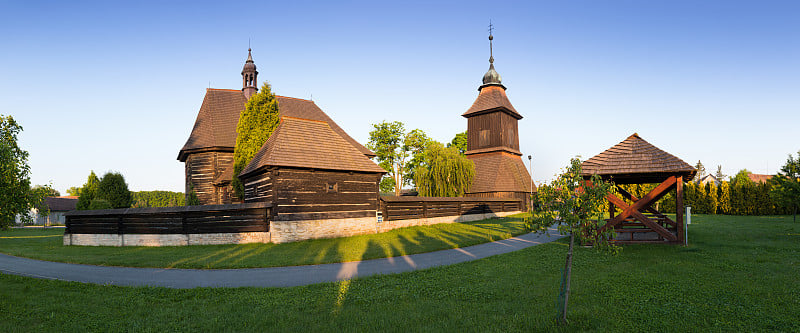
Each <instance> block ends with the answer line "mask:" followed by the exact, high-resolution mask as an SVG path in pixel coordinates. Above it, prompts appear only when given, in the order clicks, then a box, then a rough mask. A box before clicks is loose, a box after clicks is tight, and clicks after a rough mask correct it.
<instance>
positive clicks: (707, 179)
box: [697, 174, 719, 184]
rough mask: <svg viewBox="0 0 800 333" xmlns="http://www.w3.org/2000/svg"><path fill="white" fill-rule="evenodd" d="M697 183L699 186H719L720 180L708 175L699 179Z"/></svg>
mask: <svg viewBox="0 0 800 333" xmlns="http://www.w3.org/2000/svg"><path fill="white" fill-rule="evenodd" d="M697 183H698V184H705V183H714V184H719V179H717V177H716V176H714V175H712V174H707V175H705V176H703V178H700V179H698V180H697Z"/></svg>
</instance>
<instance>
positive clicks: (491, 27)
mask: <svg viewBox="0 0 800 333" xmlns="http://www.w3.org/2000/svg"><path fill="white" fill-rule="evenodd" d="M493 30H494V26H493V25H492V20H489V63H490V64H494V55H493V54H492V40H493V39H494V37H492V31H493Z"/></svg>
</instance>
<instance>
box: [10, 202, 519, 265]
mask: <svg viewBox="0 0 800 333" xmlns="http://www.w3.org/2000/svg"><path fill="white" fill-rule="evenodd" d="M522 216H524V215H523V214H520V215H515V216H511V217H506V218H500V219H489V220H483V221H475V222H467V223H449V224H437V225H432V226H421V227H408V228H401V229H396V230H392V231H389V232H385V233H381V234H373V235H362V236H354V237H343V238H335V239H317V240H308V241H302V242H295V243H286V244H241V245H194V246H164V247H130V246H129V247H111V246H100V247H95V246H64V245H62V239H61V235H62V234H63V232H64V229H13V230H10V231H2V232H0V253H6V254H10V255H15V256H21V257H28V258H34V259H42V260H50V261H61V262H69V263H81V264H93V265H106V266H129V267H164V268H206V269H207V268H249V267H275V266H296V265H314V264H324V263H335V262H348V261H359V260H366V259H375V258H386V257H395V256H402V255H407V254H415V253H424V252H431V251H437V250H443V249H451V248H458V247H465V246H470V245H475V244H480V243H485V242H491V241H495V240H499V239H506V238H509V237H512V236H515V235H520V234H522V233H524V232H525V230H524V229H525V228H524V223H523V221H522Z"/></svg>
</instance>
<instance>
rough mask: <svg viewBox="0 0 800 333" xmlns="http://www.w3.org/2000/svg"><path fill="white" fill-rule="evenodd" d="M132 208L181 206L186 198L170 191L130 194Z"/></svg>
mask: <svg viewBox="0 0 800 333" xmlns="http://www.w3.org/2000/svg"><path fill="white" fill-rule="evenodd" d="M131 198H132V200H133V203H134V204H133V206H132V207H136V208H140V207H177V206H183V205H184V204H183V203H184V201H185V199H186V196H185V195H184V194H183V193H181V192H172V191H139V192H131Z"/></svg>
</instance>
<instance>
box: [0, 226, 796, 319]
mask: <svg viewBox="0 0 800 333" xmlns="http://www.w3.org/2000/svg"><path fill="white" fill-rule="evenodd" d="M692 222H693V223H692V225H690V226H689V243H690V244H689V246H688V247H684V246H675V245H626V246H625V247H624V249H623V251H622V252H621V253H620V254H619V255H617V256H609V255H606V254H603V253H599V252H597V251H595V250H592V249H587V248H583V247H577V248H576V249H575V256H574V260H575V261H574V264H573V265H574V267H573V277H572V295H571V297H570V304H569V318H570V324H569V325H568V326H557V325H556V324H555V323H554V320H553V317H554V316H555V311H556V307H555V300H556V294H557V289H558V285H559V283H560V269H561V268H562V267H563V265H564V258H565V254H566V246H564V241H563V240H561V241H557V242H555V243H547V244H543V245H538V246H533V247H530V248H526V249H523V250H520V251H516V252H512V253H508V254H504V255H499V256H494V257H490V258H486V259H481V260H476V261H473V262H467V263H462V264H457V265H453V266H447V267H441V268H435V269H428V270H422V271H416V272H409V273H403V274H395V275H387V276H376V277H370V278H363V279H352V280H347V281H342V282H333V283H322V284H317V285H311V286H303V287H292V288H218V289H212V288H197V289H190V290H170V289H165V288H132V287H115V286H98V285H86V284H80V283H72V282H63V281H50V280H39V279H33V278H27V277H18V276H11V275H2V274H0V286H2V287H0V332H42V331H45V332H47V331H50V332H85V331H152V332H162V331H167V332H172V331H192V332H194V331H236V332H240V331H258V332H273V331H284V332H342V331H345V332H352V331H357V332H367V331H372V332H376V331H377V332H386V331H388V332H398V331H401V332H559V331H566V332H798V331H800V320H798V317H797V314H798V313H800V279H798V276H800V242H798V237H797V236H792V235H794V234H800V223H792V222H791V217H739V216H733V217H732V216H698V215H695V216H693V219H692ZM412 238H413V237H412ZM2 241H5V240H2ZM366 244H367V245H365V246H363V247H362V248H361V249H362V250H363V249H367V250H369V249H372V248H378V249H380V252H385V251H394V249H393V247H391V246H388V245H387V246H388V247H383V246H377V245H375V243H374V242H367V243H366ZM388 244H393V243H391V242H390V243H388ZM387 249H388V250H387ZM234 251H235V250H234ZM231 253H233V252H223V253H219V254H216V256H215V257H214V258H215V259H212V260H218V259H219V258H221V257H224V256H226V255H230V254H231ZM248 254H249V253H248ZM245 255H247V254H243V255H242V256H245ZM254 256H255V255H254Z"/></svg>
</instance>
